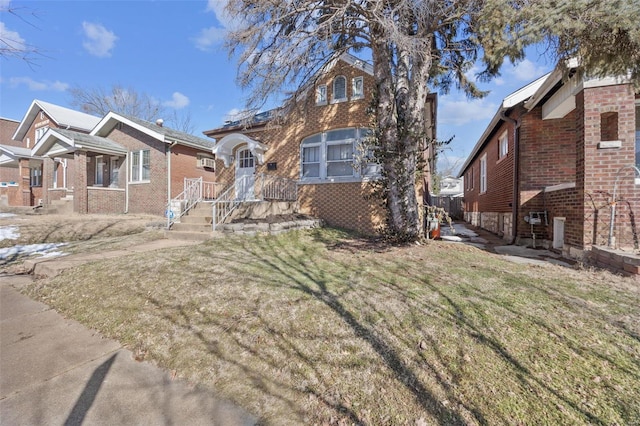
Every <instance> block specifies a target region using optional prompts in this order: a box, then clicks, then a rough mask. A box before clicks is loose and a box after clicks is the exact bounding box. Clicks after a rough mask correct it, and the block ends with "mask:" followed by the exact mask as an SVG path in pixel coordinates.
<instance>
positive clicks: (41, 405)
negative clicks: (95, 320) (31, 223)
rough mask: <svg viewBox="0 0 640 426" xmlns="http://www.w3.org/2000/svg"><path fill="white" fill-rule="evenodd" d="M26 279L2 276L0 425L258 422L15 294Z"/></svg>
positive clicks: (52, 311) (248, 423) (223, 423)
mask: <svg viewBox="0 0 640 426" xmlns="http://www.w3.org/2000/svg"><path fill="white" fill-rule="evenodd" d="M60 260H61V258H58V259H57V261H60ZM76 260H78V259H76ZM30 281H31V277H29V276H3V277H0V423H1V424H3V425H5V424H6V425H34V424H56V425H62V424H64V425H81V424H87V425H115V424H148V425H152V424H154V425H155V424H165V425H170V424H176V425H181V424H184V425H253V424H256V423H257V419H255V418H254V417H252V416H251V415H250V414H248V413H247V412H246V411H244V410H243V409H241V408H238V407H236V406H234V405H233V404H232V403H231V402H229V401H225V400H222V399H219V398H217V397H216V396H215V395H214V394H213V393H212V392H211V391H209V390H206V389H201V388H198V387H195V386H192V385H189V384H187V383H185V382H183V381H181V380H174V379H172V378H171V377H170V375H169V374H168V373H166V372H164V371H162V370H161V369H159V368H157V367H154V366H153V365H151V364H149V363H146V362H137V361H135V360H134V359H133V354H132V353H131V352H130V351H128V350H127V349H124V348H123V347H122V346H121V345H120V344H119V343H118V342H115V341H113V340H109V339H105V338H103V337H101V336H100V335H99V334H97V333H96V332H94V331H91V330H89V329H87V328H85V327H84V326H82V325H80V324H79V323H77V322H75V321H71V320H68V319H65V318H63V317H62V316H61V315H60V314H58V313H57V312H55V311H54V310H52V309H51V308H49V307H48V306H47V305H45V304H43V303H40V302H35V301H33V300H31V299H29V298H28V297H26V296H24V295H22V294H20V292H19V291H18V289H19V288H20V287H21V286H25V285H27V284H28V283H29V282H30Z"/></svg>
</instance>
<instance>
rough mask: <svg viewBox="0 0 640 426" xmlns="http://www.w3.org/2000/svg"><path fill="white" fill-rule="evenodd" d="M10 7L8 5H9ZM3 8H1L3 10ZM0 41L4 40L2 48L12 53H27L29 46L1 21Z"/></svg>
mask: <svg viewBox="0 0 640 426" xmlns="http://www.w3.org/2000/svg"><path fill="white" fill-rule="evenodd" d="M7 5H8V3H7ZM2 7H3V6H0V8H2ZM0 40H2V44H3V46H2V48H3V49H8V50H11V51H17V52H21V51H26V50H27V44H26V42H25V41H24V39H23V38H22V37H20V34H18V33H17V32H16V31H12V30H10V29H9V28H7V27H5V25H4V22H1V21H0Z"/></svg>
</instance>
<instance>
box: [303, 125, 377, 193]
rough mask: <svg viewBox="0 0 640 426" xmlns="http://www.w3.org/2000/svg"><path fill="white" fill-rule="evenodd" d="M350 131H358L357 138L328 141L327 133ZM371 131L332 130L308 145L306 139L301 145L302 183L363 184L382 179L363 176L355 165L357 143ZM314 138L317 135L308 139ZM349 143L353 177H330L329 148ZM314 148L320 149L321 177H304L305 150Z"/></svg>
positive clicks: (375, 176)
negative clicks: (328, 172)
mask: <svg viewBox="0 0 640 426" xmlns="http://www.w3.org/2000/svg"><path fill="white" fill-rule="evenodd" d="M349 129H354V130H355V131H356V137H355V138H347V139H341V140H331V141H327V133H328V132H330V131H333V130H349ZM369 130H370V129H367V128H353V127H345V128H342V129H331V130H329V131H326V132H322V133H321V140H320V141H317V142H311V143H307V144H304V139H303V140H302V142H301V144H300V182H301V183H322V182H361V181H367V180H374V179H377V178H379V177H380V175H379V174H377V175H373V174H365V175H363V174H362V173H361V171H360V167H356V165H355V161H356V149H357V146H356V144H357V142H358V141H359V140H361V139H362V138H363V134H364V132H366V131H369ZM312 136H315V135H309V136H308V137H307V138H305V139H308V138H310V137H312ZM347 143H350V144H351V165H352V166H353V173H352V174H351V175H345V176H328V174H327V168H328V164H329V161H327V151H328V149H327V147H328V146H331V145H346V144H347ZM313 147H320V161H319V163H320V164H319V176H313V177H304V175H303V173H304V164H305V163H304V162H303V160H304V155H303V150H304V148H313ZM332 162H339V161H338V160H334V161H332ZM308 164H316V163H308Z"/></svg>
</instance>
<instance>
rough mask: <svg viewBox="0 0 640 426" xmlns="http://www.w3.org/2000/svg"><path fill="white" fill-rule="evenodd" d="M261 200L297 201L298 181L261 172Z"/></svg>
mask: <svg viewBox="0 0 640 426" xmlns="http://www.w3.org/2000/svg"><path fill="white" fill-rule="evenodd" d="M258 177H259V181H260V182H259V183H260V185H259V187H260V196H259V197H258V198H259V199H261V200H279V201H297V200H298V182H297V181H295V180H293V179H288V178H284V177H280V176H271V175H266V174H264V173H261V174H260V175H259V176H258Z"/></svg>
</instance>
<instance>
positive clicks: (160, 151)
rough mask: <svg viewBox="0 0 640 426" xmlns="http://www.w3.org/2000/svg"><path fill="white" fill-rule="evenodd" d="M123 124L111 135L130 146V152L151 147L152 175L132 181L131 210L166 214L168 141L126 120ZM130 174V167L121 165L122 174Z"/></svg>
mask: <svg viewBox="0 0 640 426" xmlns="http://www.w3.org/2000/svg"><path fill="white" fill-rule="evenodd" d="M119 127H120V128H118V126H117V127H115V128H114V129H113V130H112V131H111V133H109V134H108V135H107V138H109V139H111V140H112V141H114V142H116V143H118V144H120V145H122V146H123V147H125V148H127V150H129V152H130V153H131V152H132V151H140V150H145V149H148V150H149V151H150V179H149V181H148V182H140V183H138V182H135V183H134V182H130V183H129V185H128V191H129V194H128V198H129V210H128V212H129V213H147V214H153V215H162V214H164V211H165V209H166V204H167V160H166V155H165V152H166V149H167V145H166V144H165V143H164V142H161V141H158V140H157V139H154V138H152V137H151V136H148V135H147V134H145V133H142V132H140V131H138V130H136V129H134V128H132V127H129V126H127V125H124V124H123V125H122V126H119ZM125 167H129V165H128V164H126V165H125ZM125 170H126V171H125ZM123 172H124V173H123ZM128 174H129V171H128V170H127V169H124V168H123V169H121V173H120V175H121V176H122V178H123V179H124V176H125V175H127V176H128ZM129 179H130V177H129Z"/></svg>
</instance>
